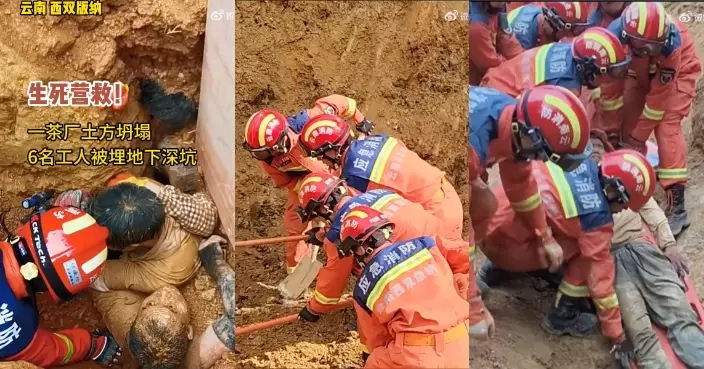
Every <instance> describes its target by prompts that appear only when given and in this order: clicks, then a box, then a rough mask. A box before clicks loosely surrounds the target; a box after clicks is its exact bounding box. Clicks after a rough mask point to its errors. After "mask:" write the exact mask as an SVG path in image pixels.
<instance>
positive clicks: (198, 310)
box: [0, 0, 234, 369]
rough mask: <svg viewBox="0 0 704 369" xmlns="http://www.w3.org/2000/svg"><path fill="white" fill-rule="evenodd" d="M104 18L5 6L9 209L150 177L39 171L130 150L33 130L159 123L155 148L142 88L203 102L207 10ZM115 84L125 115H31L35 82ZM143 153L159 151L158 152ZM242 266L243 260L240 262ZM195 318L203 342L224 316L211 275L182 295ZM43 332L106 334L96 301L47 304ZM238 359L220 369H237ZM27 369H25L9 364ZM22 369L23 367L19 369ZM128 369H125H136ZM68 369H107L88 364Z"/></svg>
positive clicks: (138, 8) (1, 83) (1, 124)
mask: <svg viewBox="0 0 704 369" xmlns="http://www.w3.org/2000/svg"><path fill="white" fill-rule="evenodd" d="M102 6H103V17H90V16H84V17H55V16H34V17H30V16H20V15H19V8H18V6H17V3H16V2H2V4H0V14H2V16H1V17H0V34H1V37H0V55H2V57H0V70H2V73H1V74H0V137H1V138H2V139H3V148H2V150H1V152H2V154H1V155H0V170H1V171H2V172H3V174H4V175H3V176H2V178H1V179H0V201H2V204H3V206H4V207H5V208H7V207H8V206H19V201H20V200H21V196H26V195H29V194H31V193H33V192H35V191H38V190H41V189H47V188H52V189H56V190H59V191H62V190H66V189H73V188H85V189H93V190H94V189H97V188H99V187H101V186H103V185H104V183H105V182H106V181H107V179H108V178H109V177H111V176H112V175H114V174H115V173H117V172H121V171H125V170H130V171H132V172H134V173H140V172H141V171H142V170H143V168H133V167H129V166H128V167H113V166H93V167H88V166H79V167H72V166H57V167H38V166H36V167H33V166H30V165H29V164H28V163H27V150H28V149H30V148H36V149H41V148H43V147H48V148H50V149H59V148H64V149H74V150H75V149H77V148H79V147H84V148H85V149H87V150H88V151H89V150H90V149H91V148H111V147H129V146H130V145H135V146H136V145H137V144H138V142H139V141H134V142H132V143H130V142H127V141H124V142H121V141H113V142H104V141H102V142H99V141H80V140H79V137H80V136H81V135H82V132H80V131H72V132H71V135H70V138H69V140H68V141H66V142H47V141H45V140H44V137H43V136H41V135H28V134H27V129H28V128H42V127H44V125H45V124H46V123H47V122H79V123H82V124H83V125H84V127H85V125H86V123H88V122H92V123H93V125H94V126H95V125H96V124H98V123H102V122H106V121H107V122H133V121H136V122H150V123H152V140H154V139H155V138H157V134H158V132H159V131H161V130H162V129H161V128H163V127H162V125H163V124H162V123H161V122H158V121H150V117H149V115H148V114H147V113H146V112H145V111H144V110H143V109H142V107H141V106H140V105H139V103H138V98H139V94H140V91H139V87H138V84H137V83H136V81H137V79H138V78H149V79H152V80H156V81H158V82H159V83H160V85H161V86H163V87H164V88H165V89H166V90H167V91H168V92H169V93H175V92H183V93H184V94H185V95H186V96H187V97H189V98H191V99H194V100H195V101H198V97H199V93H200V91H199V88H200V87H199V85H200V76H201V64H202V60H203V40H204V37H203V35H204V31H205V19H206V18H205V17H206V6H207V1H205V0H183V1H176V0H173V1H158V2H157V1H151V0H115V1H110V2H103V4H102ZM34 80H42V81H45V82H48V81H73V80H85V81H93V80H107V81H117V80H120V81H123V82H126V83H128V84H129V85H130V102H129V105H128V107H127V108H126V109H124V110H123V111H121V112H119V113H115V112H113V111H112V110H100V109H98V108H93V107H91V108H71V107H49V108H35V107H31V108H30V107H27V86H28V84H29V82H30V81H34ZM142 145H147V146H151V143H144V144H142ZM22 215H25V214H24V212H23V211H21V210H19V209H14V210H12V211H11V212H10V214H9V216H8V226H9V228H10V229H16V228H17V227H18V226H19V218H20V217H21V216H22ZM231 262H232V264H234V259H231ZM181 290H182V292H183V294H184V296H185V297H186V300H187V301H188V303H189V307H190V309H191V320H192V324H193V325H194V329H195V331H196V332H197V333H200V332H202V331H203V330H204V329H205V327H206V326H207V325H208V324H209V323H210V322H212V321H213V320H214V319H216V318H217V317H218V316H219V315H220V314H221V312H222V302H221V301H220V297H219V295H218V293H217V291H216V285H215V283H214V282H213V281H212V280H211V279H210V278H209V277H208V276H207V273H205V271H204V270H201V271H199V273H198V275H197V276H196V278H195V279H194V280H193V281H192V282H191V283H189V284H188V285H187V286H185V287H184V288H182V289H181ZM40 311H41V315H42V324H43V326H44V327H45V328H47V329H55V330H58V329H64V328H71V327H73V326H74V325H80V326H81V327H84V328H88V329H93V328H98V327H104V324H103V323H102V321H101V320H100V317H99V315H98V314H97V313H96V312H95V310H94V309H93V307H92V303H91V300H90V296H89V295H88V294H86V295H85V296H80V297H78V298H77V299H76V300H75V301H72V302H71V303H69V304H66V305H62V306H60V307H57V306H53V305H51V304H42V303H41V302H40ZM231 360H232V358H231V357H230V358H229V359H226V360H223V361H222V362H221V363H219V364H218V365H216V366H215V368H217V369H223V368H227V367H231V364H228V362H230V363H231ZM4 365H6V366H2V367H3V368H5V367H8V368H9V367H10V366H12V367H17V368H24V367H22V366H17V365H19V364H10V363H8V364H4ZM13 365H15V366H13ZM126 367H127V366H125V368H126ZM67 368H73V369H76V368H97V366H96V365H93V364H90V363H84V364H80V365H75V366H68V367H67Z"/></svg>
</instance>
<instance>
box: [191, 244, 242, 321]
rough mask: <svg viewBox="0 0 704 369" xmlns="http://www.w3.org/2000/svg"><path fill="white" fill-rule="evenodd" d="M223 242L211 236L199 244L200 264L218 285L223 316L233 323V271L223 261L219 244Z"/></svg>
mask: <svg viewBox="0 0 704 369" xmlns="http://www.w3.org/2000/svg"><path fill="white" fill-rule="evenodd" d="M220 240H222V241H224V240H223V239H222V238H220V237H219V236H213V237H211V238H209V239H207V240H205V241H203V242H202V243H201V247H200V250H199V251H198V253H199V254H200V259H201V262H202V263H203V267H204V268H205V270H206V271H207V272H208V274H210V276H211V277H213V278H214V279H215V280H216V281H217V284H218V289H219V290H220V295H221V296H222V302H223V305H224V307H225V315H226V316H227V317H228V318H229V319H230V320H232V321H233V322H234V321H235V271H234V270H233V269H232V267H231V266H230V265H229V264H228V263H227V261H225V258H224V255H223V252H222V247H221V246H220V242H222V241H220Z"/></svg>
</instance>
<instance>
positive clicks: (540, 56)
mask: <svg viewBox="0 0 704 369" xmlns="http://www.w3.org/2000/svg"><path fill="white" fill-rule="evenodd" d="M552 46H553V45H552V44H550V45H545V46H541V47H540V49H539V50H538V53H537V54H536V55H535V85H536V86H538V85H540V84H542V83H543V82H545V63H546V59H547V56H548V51H550V48H551V47H552Z"/></svg>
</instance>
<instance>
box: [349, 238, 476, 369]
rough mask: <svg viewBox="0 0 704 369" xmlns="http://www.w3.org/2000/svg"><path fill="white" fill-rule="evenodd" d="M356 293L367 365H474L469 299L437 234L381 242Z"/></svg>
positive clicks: (380, 366)
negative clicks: (463, 294)
mask: <svg viewBox="0 0 704 369" xmlns="http://www.w3.org/2000/svg"><path fill="white" fill-rule="evenodd" d="M353 296H354V307H355V310H356V312H357V322H358V324H357V326H358V328H359V333H360V340H361V341H362V342H366V344H367V346H368V348H369V351H370V355H369V358H368V359H367V361H366V364H365V366H364V367H365V368H469V332H468V327H467V318H468V308H469V307H468V302H467V301H466V300H464V299H462V298H461V297H460V296H459V295H458V294H457V293H456V292H455V288H454V285H453V275H452V271H451V270H450V267H449V266H448V264H447V261H446V260H445V258H444V257H443V256H442V254H441V252H440V251H439V250H438V248H437V247H436V245H435V242H434V241H433V239H432V238H430V237H421V238H415V239H411V240H408V241H401V242H396V243H386V244H384V245H382V246H381V247H379V248H377V249H376V250H375V251H374V253H373V254H372V256H371V259H370V260H369V262H368V263H367V265H366V266H365V267H364V269H363V270H362V272H361V274H360V278H359V280H358V281H357V283H356V285H355V288H354V293H353Z"/></svg>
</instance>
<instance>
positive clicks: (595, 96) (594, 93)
mask: <svg viewBox="0 0 704 369" xmlns="http://www.w3.org/2000/svg"><path fill="white" fill-rule="evenodd" d="M592 99H594V100H596V99H601V87H597V88H595V89H593V90H592Z"/></svg>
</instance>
